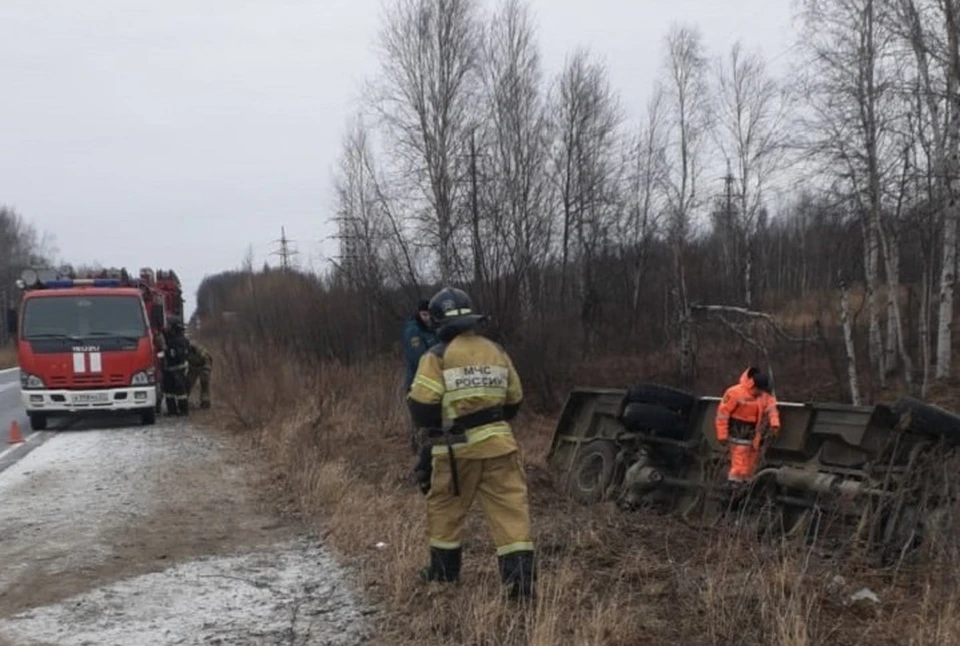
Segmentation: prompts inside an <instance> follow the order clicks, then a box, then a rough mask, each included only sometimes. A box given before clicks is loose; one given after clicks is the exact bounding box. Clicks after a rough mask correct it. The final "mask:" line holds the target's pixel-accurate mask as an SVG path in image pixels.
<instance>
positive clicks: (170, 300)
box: [14, 269, 183, 430]
mask: <svg viewBox="0 0 960 646" xmlns="http://www.w3.org/2000/svg"><path fill="white" fill-rule="evenodd" d="M168 274H169V279H171V280H172V281H173V282H172V283H171V284H168V285H164V286H160V285H158V282H159V281H156V280H154V277H153V272H152V271H151V270H141V272H140V277H139V278H132V277H130V276H129V275H128V274H127V272H126V270H107V271H104V272H101V273H100V274H98V275H95V276H86V277H82V278H80V277H75V276H73V275H68V276H65V275H63V273H62V272H58V271H55V270H34V269H27V270H25V271H24V272H23V274H22V276H21V278H20V280H19V281H18V286H19V287H20V289H21V290H22V291H23V297H22V299H21V302H20V308H19V314H18V316H17V317H16V319H15V328H16V329H15V330H14V332H16V333H17V351H18V357H19V362H20V387H21V391H22V397H23V405H24V408H25V409H26V412H27V415H28V416H29V418H30V423H31V426H32V427H33V428H34V429H35V430H42V429H44V428H46V427H47V421H48V419H49V418H51V417H64V416H75V415H79V414H83V413H108V412H112V413H122V414H136V415H139V417H140V420H141V422H142V423H143V424H153V423H155V421H156V414H157V412H158V411H159V408H160V406H159V404H160V400H161V398H162V395H161V380H160V379H159V376H160V366H161V364H160V361H161V358H162V348H163V345H164V344H163V341H162V340H163V332H164V330H165V329H166V326H167V319H168V317H169V316H170V315H174V314H178V313H179V314H180V315H181V316H182V311H183V310H182V300H183V299H182V296H181V292H180V289H179V287H180V286H179V280H177V279H176V274H174V273H173V272H168Z"/></svg>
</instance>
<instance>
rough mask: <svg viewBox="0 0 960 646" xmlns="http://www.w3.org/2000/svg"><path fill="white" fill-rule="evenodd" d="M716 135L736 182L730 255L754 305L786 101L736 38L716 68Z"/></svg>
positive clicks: (781, 144) (782, 145) (780, 155)
mask: <svg viewBox="0 0 960 646" xmlns="http://www.w3.org/2000/svg"><path fill="white" fill-rule="evenodd" d="M717 79H718V101H717V112H718V114H717V126H718V128H717V131H716V134H717V139H718V143H719V147H720V150H721V152H722V153H723V155H724V157H725V158H726V159H727V160H728V161H732V163H731V164H730V168H731V172H732V176H733V179H734V183H735V186H736V193H735V195H734V196H733V197H734V200H735V203H736V206H735V207H734V209H733V215H734V221H733V222H732V223H731V224H732V225H733V234H734V235H735V240H734V246H733V254H732V255H733V257H734V258H735V259H736V261H737V262H736V263H735V266H736V267H738V268H739V276H740V280H741V281H742V284H743V300H744V303H745V304H746V306H747V307H751V306H752V304H753V255H754V254H753V251H754V250H753V241H754V238H755V236H756V228H757V216H758V215H759V213H760V210H761V208H762V207H763V201H764V190H765V189H766V188H767V186H768V184H769V183H770V182H772V181H773V180H774V179H775V175H776V173H777V172H778V171H780V170H781V169H782V167H783V163H784V161H785V152H786V146H785V143H786V138H785V136H784V129H783V125H784V114H785V111H786V107H787V102H786V101H785V100H784V94H783V92H782V91H781V90H780V88H779V86H778V84H777V82H776V81H775V80H774V79H773V78H771V77H770V76H769V75H768V74H767V71H766V67H765V65H764V62H763V59H762V58H761V57H760V56H759V55H756V54H748V53H744V51H743V46H742V45H741V44H740V43H739V42H738V43H736V44H734V45H733V47H732V48H731V50H730V54H729V65H728V64H726V63H724V62H723V61H721V62H720V64H719V65H718V70H717Z"/></svg>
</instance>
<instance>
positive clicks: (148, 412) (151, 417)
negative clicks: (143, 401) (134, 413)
mask: <svg viewBox="0 0 960 646" xmlns="http://www.w3.org/2000/svg"><path fill="white" fill-rule="evenodd" d="M140 422H141V423H142V424H143V425H144V426H152V425H153V424H156V423H157V411H156V409H155V408H144V409H143V411H142V412H141V413H140Z"/></svg>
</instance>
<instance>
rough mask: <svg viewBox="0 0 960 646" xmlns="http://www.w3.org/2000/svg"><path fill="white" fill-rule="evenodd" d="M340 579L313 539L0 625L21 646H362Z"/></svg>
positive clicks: (150, 577)
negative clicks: (318, 645) (304, 645)
mask: <svg viewBox="0 0 960 646" xmlns="http://www.w3.org/2000/svg"><path fill="white" fill-rule="evenodd" d="M364 614H365V613H364V611H363V610H362V608H361V607H360V606H359V605H358V604H357V603H356V602H355V601H354V597H353V594H352V591H351V590H350V586H349V585H347V581H346V577H345V574H344V571H343V570H341V569H340V568H339V567H338V566H337V564H336V563H335V562H334V560H333V558H332V557H331V556H330V555H329V553H327V551H326V550H324V549H323V548H321V547H318V546H316V545H313V544H311V543H309V542H307V541H303V540H300V541H296V542H294V543H286V544H280V545H277V546H275V547H273V548H271V549H270V550H268V551H258V552H252V553H248V554H242V555H234V556H229V557H220V558H208V559H201V560H196V561H192V562H188V563H183V564H180V565H177V566H175V567H172V568H170V569H168V570H165V571H162V572H155V573H151V574H146V575H143V576H138V577H136V578H132V579H128V580H125V581H119V582H115V583H113V584H110V585H107V586H105V587H102V588H98V589H95V590H91V591H88V592H85V593H83V594H80V595H77V596H74V597H71V598H68V599H65V600H64V601H62V602H60V603H57V604H54V605H50V606H45V607H41V608H35V609H32V610H30V611H27V612H24V613H21V614H19V615H15V616H13V617H10V618H8V619H5V620H3V621H0V636H3V637H7V638H11V639H14V640H16V641H17V643H18V644H21V643H22V644H23V645H24V646H28V645H34V644H60V645H61V646H88V645H90V644H97V645H98V646H129V645H131V644H152V645H155V646H166V645H171V646H172V645H174V644H177V645H187V644H191V645H193V644H196V645H205V646H209V645H211V644H221V645H224V646H226V645H233V646H253V645H254V644H256V645H262V646H267V645H273V644H301V643H310V644H314V643H315V644H329V645H331V646H332V645H341V644H359V643H362V641H363V640H364V639H365V638H366V637H367V628H368V627H367V623H366V621H365V618H364Z"/></svg>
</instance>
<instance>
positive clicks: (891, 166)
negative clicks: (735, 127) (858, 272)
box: [803, 0, 902, 387]
mask: <svg viewBox="0 0 960 646" xmlns="http://www.w3.org/2000/svg"><path fill="white" fill-rule="evenodd" d="M804 8H805V14H804V18H805V29H804V32H803V37H804V42H805V43H806V47H807V49H808V51H809V53H810V54H811V58H810V67H809V69H808V70H807V74H808V79H809V83H808V84H807V87H806V88H805V89H806V90H807V92H808V95H809V96H810V100H811V105H812V107H813V109H814V111H815V117H814V123H813V124H811V125H810V129H809V131H810V132H811V133H814V136H813V137H812V138H811V140H810V142H809V143H810V145H811V149H812V152H813V154H814V155H816V156H819V157H820V158H821V159H822V160H823V161H824V170H825V172H826V173H828V174H831V175H833V177H834V178H835V179H837V180H839V182H840V186H841V190H845V191H847V192H848V193H849V196H850V197H851V198H852V199H853V200H854V202H855V204H856V205H857V209H856V211H857V212H858V215H859V219H860V225H861V230H862V233H863V250H864V278H865V285H866V294H867V305H868V317H869V346H868V348H869V359H870V366H871V372H872V374H873V375H874V376H875V377H876V379H877V383H878V384H879V385H880V386H881V387H883V386H884V384H885V381H886V378H887V367H886V356H887V355H886V353H885V344H884V339H883V331H882V327H881V314H882V312H883V311H884V310H885V309H889V308H891V306H897V307H898V301H897V299H896V293H894V294H891V295H890V298H892V299H893V300H892V301H891V300H889V299H888V301H887V304H885V305H884V304H882V303H881V298H880V279H881V271H882V269H883V268H884V267H885V268H886V270H887V275H888V277H889V276H891V275H897V274H898V272H899V268H898V262H899V261H898V257H897V256H896V254H895V252H894V249H893V245H892V244H890V245H884V244H883V238H884V231H883V227H884V215H885V213H888V212H892V211H894V207H893V206H892V203H891V202H892V196H894V195H895V194H896V184H897V183H898V182H899V179H900V169H901V163H902V155H901V154H900V151H901V145H902V141H901V139H900V138H899V137H898V136H897V127H898V126H897V125H896V124H894V123H893V121H894V119H895V117H896V116H897V115H898V110H897V108H896V107H895V106H897V102H898V101H899V96H898V94H897V92H896V87H895V79H896V77H895V74H894V71H895V64H896V61H895V51H894V46H895V43H894V37H893V35H892V34H891V33H890V32H889V31H888V30H886V29H885V28H884V24H886V22H887V20H886V13H885V12H887V11H888V7H887V5H886V3H885V2H884V0H805V1H804ZM882 250H885V251H886V252H887V253H885V254H883V255H882V254H881V251H882ZM881 260H883V265H881Z"/></svg>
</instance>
